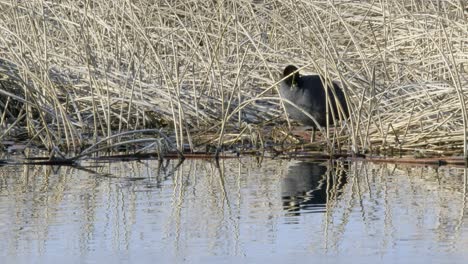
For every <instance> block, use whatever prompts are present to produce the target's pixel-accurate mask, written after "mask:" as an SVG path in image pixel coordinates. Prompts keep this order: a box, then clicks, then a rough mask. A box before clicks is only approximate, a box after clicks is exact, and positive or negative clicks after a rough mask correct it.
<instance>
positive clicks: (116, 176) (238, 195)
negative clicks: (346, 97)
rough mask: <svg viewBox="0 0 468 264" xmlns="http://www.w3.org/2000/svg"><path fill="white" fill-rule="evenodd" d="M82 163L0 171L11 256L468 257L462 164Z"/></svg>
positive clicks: (3, 232)
mask: <svg viewBox="0 0 468 264" xmlns="http://www.w3.org/2000/svg"><path fill="white" fill-rule="evenodd" d="M81 166H82V167H80V168H72V167H52V166H26V165H19V166H3V167H0V219H1V221H0V237H1V239H0V255H1V257H2V259H3V261H2V263H58V262H62V261H65V260H66V263H111V261H118V262H131V263H181V262H182V263H262V262H266V261H268V262H269V263H299V262H310V261H314V262H318V263H343V262H346V263H363V262H370V261H378V262H379V263H466V259H468V223H467V222H468V213H467V211H468V210H467V198H468V196H467V172H466V170H465V169H463V168H450V167H442V168H438V169H437V168H431V167H417V166H407V165H401V164H372V163H367V162H349V161H335V162H313V161H298V160H273V159H257V158H242V159H226V160H221V161H220V163H219V164H216V163H215V162H214V161H207V160H186V161H184V162H183V163H182V164H178V162H177V161H175V160H172V161H167V162H163V163H159V162H158V161H155V160H144V161H139V162H137V161H135V162H113V163H99V162H93V161H84V162H82V164H81ZM5 260H6V262H4V261H5Z"/></svg>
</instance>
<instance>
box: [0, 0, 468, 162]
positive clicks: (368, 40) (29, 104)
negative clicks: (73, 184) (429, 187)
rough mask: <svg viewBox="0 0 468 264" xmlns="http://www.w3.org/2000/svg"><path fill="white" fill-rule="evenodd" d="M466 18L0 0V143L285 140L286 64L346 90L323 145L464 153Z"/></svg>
mask: <svg viewBox="0 0 468 264" xmlns="http://www.w3.org/2000/svg"><path fill="white" fill-rule="evenodd" d="M467 21H468V10H467V3H466V1H464V0H447V1H438V0H429V1H426V0H381V1H330V0H328V1H327V0H318V1H304V0H302V1H301V0H286V1H262V0H238V1H234V0H224V1H222V0H218V1H216V0H213V1H199V0H188V1H187V0H158V1H148V0H141V1H126V0H117V1H101V0H96V1H72V0H63V1H46V0H38V1H21V2H18V1H7V0H0V107H1V108H0V109H1V120H0V122H1V139H2V142H5V140H7V139H15V140H18V139H19V138H27V140H28V142H29V143H32V144H34V145H36V146H43V147H45V148H47V149H65V150H75V151H83V149H85V148H86V150H84V153H92V150H93V149H95V150H98V149H99V150H102V149H105V148H106V147H111V146H113V147H115V146H116V145H123V144H127V145H133V146H134V147H137V148H140V149H141V150H146V149H149V148H151V147H155V148H157V149H158V151H163V150H162V149H166V148H168V149H171V148H174V149H178V150H180V151H182V150H184V148H186V147H187V146H189V148H190V149H196V148H197V145H204V144H212V145H215V146H216V147H217V148H218V149H219V148H220V147H221V146H222V145H225V144H234V143H238V142H249V144H251V145H252V146H260V147H264V146H265V145H267V144H269V143H275V142H285V141H287V140H289V135H288V133H287V131H288V130H289V128H288V125H286V123H285V122H284V121H285V120H286V117H285V115H284V111H283V110H282V109H283V108H282V107H281V103H280V101H279V97H278V95H277V90H276V89H277V84H278V81H279V80H280V72H281V70H282V69H283V68H284V66H285V65H287V64H295V65H299V66H303V67H304V69H305V71H309V72H318V73H320V74H322V75H324V76H326V77H327V78H329V79H333V80H335V81H337V82H338V83H340V85H341V86H342V87H343V89H344V92H345V94H346V97H347V99H348V102H349V105H350V109H351V112H352V116H351V118H350V120H349V121H348V122H346V124H343V126H341V127H338V128H335V129H334V130H329V129H327V128H324V129H323V130H322V132H323V133H322V134H323V137H322V138H323V139H324V140H322V142H319V143H317V144H321V143H323V142H327V143H328V144H327V145H326V147H327V149H328V151H332V152H333V149H334V148H336V143H337V142H340V143H341V144H340V145H339V146H340V148H342V149H344V150H352V151H354V152H359V153H366V152H369V151H376V150H377V151H378V150H385V149H388V148H393V149H399V150H411V151H419V150H421V151H427V150H430V151H435V152H439V153H443V154H461V153H464V154H465V156H466V154H467V150H466V141H467V134H466V133H467V132H466V131H467V126H468V124H467V112H466V100H467V98H466V96H467V95H468V91H467V89H466V88H467V87H468V37H467V36H468V22H467ZM279 123H282V124H284V125H283V126H281V127H278V124H279ZM148 142H151V143H152V144H150V145H148V144H147V143H148ZM143 143H145V144H143Z"/></svg>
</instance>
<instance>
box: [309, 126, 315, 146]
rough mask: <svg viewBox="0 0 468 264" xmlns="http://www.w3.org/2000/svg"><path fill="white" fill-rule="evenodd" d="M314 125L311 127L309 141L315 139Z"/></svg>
mask: <svg viewBox="0 0 468 264" xmlns="http://www.w3.org/2000/svg"><path fill="white" fill-rule="evenodd" d="M315 129H316V128H315V126H313V127H312V135H311V137H310V142H311V143H312V142H314V141H315Z"/></svg>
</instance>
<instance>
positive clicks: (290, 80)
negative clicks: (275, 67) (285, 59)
mask: <svg viewBox="0 0 468 264" xmlns="http://www.w3.org/2000/svg"><path fill="white" fill-rule="evenodd" d="M284 77H287V78H286V79H284V80H283V81H284V82H285V83H286V84H287V85H288V86H293V85H296V84H297V81H298V80H299V77H300V75H299V71H298V69H297V67H296V66H293V65H288V66H286V68H284V71H283V78H284Z"/></svg>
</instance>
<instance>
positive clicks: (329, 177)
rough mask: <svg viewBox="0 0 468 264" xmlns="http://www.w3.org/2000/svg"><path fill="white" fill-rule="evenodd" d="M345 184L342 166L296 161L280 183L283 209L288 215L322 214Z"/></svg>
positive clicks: (343, 166)
mask: <svg viewBox="0 0 468 264" xmlns="http://www.w3.org/2000/svg"><path fill="white" fill-rule="evenodd" d="M345 183H346V165H345V164H343V163H340V164H333V163H329V164H328V166H327V165H326V164H325V163H318V162H311V161H299V162H293V163H292V164H291V165H290V166H289V168H288V172H287V175H286V176H285V177H284V178H283V179H282V181H281V197H282V201H283V209H284V210H285V211H287V212H288V213H287V215H288V216H299V215H300V214H301V213H304V212H310V213H323V212H325V211H326V207H327V203H330V202H331V201H334V200H335V199H336V198H337V197H338V196H339V194H340V193H341V189H342V187H343V186H344V184H345Z"/></svg>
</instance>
